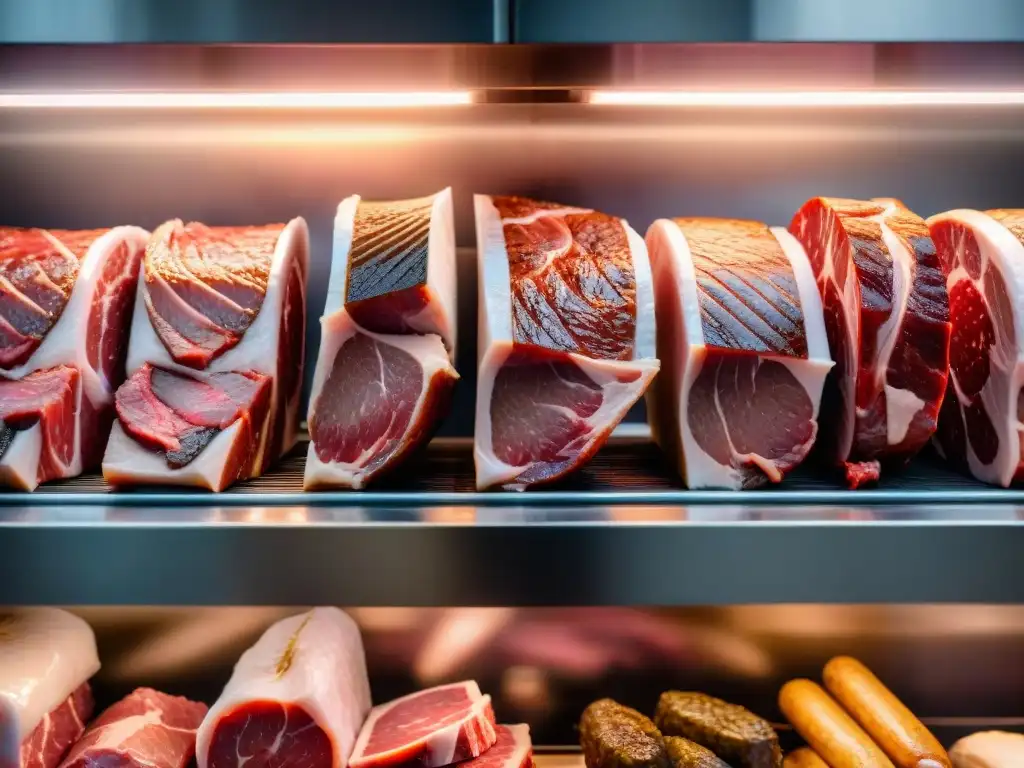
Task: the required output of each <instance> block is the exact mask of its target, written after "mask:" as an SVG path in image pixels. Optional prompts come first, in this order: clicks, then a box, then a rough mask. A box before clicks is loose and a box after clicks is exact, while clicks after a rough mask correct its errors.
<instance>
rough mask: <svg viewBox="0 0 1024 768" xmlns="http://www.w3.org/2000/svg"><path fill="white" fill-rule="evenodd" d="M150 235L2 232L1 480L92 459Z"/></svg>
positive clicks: (23, 479)
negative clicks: (140, 266) (147, 239)
mask: <svg viewBox="0 0 1024 768" xmlns="http://www.w3.org/2000/svg"><path fill="white" fill-rule="evenodd" d="M148 236H149V233H148V232H146V231H145V230H142V229H139V228H138V227H115V228H114V229H105V230H84V231H74V232H69V231H61V230H42V229H9V228H0V404H6V405H2V406H0V415H2V418H3V422H2V424H0V484H3V485H7V486H11V487H14V488H19V489H21V490H33V489H34V488H35V487H36V486H37V485H38V484H39V483H42V482H46V481H47V480H54V479H57V478H63V477H73V476H75V475H78V474H81V472H83V471H84V470H87V469H94V468H96V467H97V466H98V465H99V462H100V457H101V456H102V454H103V448H104V447H105V445H106V441H107V435H108V434H109V431H110V423H111V421H112V419H113V400H114V390H115V389H116V388H117V387H118V386H119V385H120V383H121V382H122V381H123V380H124V360H125V350H126V349H127V346H128V328H129V325H130V323H131V316H132V307H133V304H134V302H135V284H136V282H137V281H138V275H139V265H140V264H141V262H142V254H143V250H144V248H145V244H146V238H147V237H148Z"/></svg>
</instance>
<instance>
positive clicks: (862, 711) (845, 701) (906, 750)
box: [822, 656, 951, 768]
mask: <svg viewBox="0 0 1024 768" xmlns="http://www.w3.org/2000/svg"><path fill="white" fill-rule="evenodd" d="M822 679H823V680H824V681H825V687H826V688H827V689H828V691H829V693H831V694H832V695H833V696H834V697H835V698H836V699H837V700H838V701H839V703H840V704H842V705H843V706H844V707H845V708H846V711H847V712H849V713H850V714H851V715H852V716H853V719H854V720H856V721H857V723H859V724H860V727H861V728H863V729H864V730H865V731H867V733H868V735H869V736H871V738H872V739H874V740H875V743H877V744H878V746H880V747H881V748H882V750H883V751H884V752H885V753H886V754H887V755H888V756H889V757H890V758H891V759H892V761H893V762H894V763H895V764H896V765H897V766H898V768H951V763H950V761H949V756H948V755H947V754H946V750H944V749H943V748H942V745H941V744H939V742H938V740H937V739H936V738H935V737H934V736H933V735H932V733H931V731H929V730H928V729H927V728H926V727H925V726H924V723H922V722H921V721H920V720H918V719H917V718H916V717H915V716H914V713H913V712H911V711H910V710H909V709H907V707H906V706H905V705H904V704H903V702H902V701H900V700H899V699H898V698H896V695H895V694H894V693H893V692H892V691H890V690H889V689H888V688H886V687H885V685H883V684H882V681H881V680H879V679H878V678H877V677H876V676H875V675H874V673H873V672H872V671H871V670H870V669H868V668H867V667H866V666H864V665H863V664H861V663H860V662H859V661H857V660H856V659H853V658H850V657H849V656H837V657H836V658H834V659H832V661H830V662H829V663H828V664H826V665H825V671H824V673H823V674H822Z"/></svg>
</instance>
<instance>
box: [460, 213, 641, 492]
mask: <svg viewBox="0 0 1024 768" xmlns="http://www.w3.org/2000/svg"><path fill="white" fill-rule="evenodd" d="M475 207H476V229H477V249H478V257H479V262H478V268H479V280H480V287H479V301H480V333H479V363H478V367H479V370H478V376H477V404H476V409H477V410H476V430H475V443H474V458H475V461H476V481H477V487H478V488H480V489H487V488H493V487H497V486H500V487H503V488H506V489H510V490H524V489H526V488H529V487H531V486H534V485H537V484H540V483H549V482H553V481H555V480H558V479H560V478H562V477H564V476H566V475H567V474H569V473H570V472H572V471H574V470H575V469H578V468H579V467H581V466H583V465H584V464H586V463H587V462H588V461H589V460H590V458H591V457H592V456H593V455H594V454H595V453H596V452H597V450H598V449H599V448H600V447H601V446H602V445H603V444H604V442H605V441H606V440H607V439H608V436H609V435H610V434H611V431H612V429H613V428H614V427H615V426H616V425H617V424H618V423H619V422H620V421H621V420H622V418H623V417H624V416H625V415H626V411H628V410H629V408H630V406H632V405H633V403H635V402H636V401H637V400H638V399H639V398H640V396H641V395H643V393H644V390H646V389H647V385H648V384H649V383H650V382H651V379H653V378H654V375H655V374H656V373H657V372H658V367H659V363H658V360H657V358H656V357H655V338H654V337H655V330H654V291H653V288H652V285H651V272H650V265H649V263H648V261H647V250H646V248H645V247H644V242H643V240H642V239H641V238H640V236H639V235H637V233H636V232H634V231H633V229H632V228H631V227H630V226H629V224H628V223H627V222H626V221H624V220H622V219H617V218H615V217H613V216H608V215H606V214H603V213H598V212H597V211H592V210H589V209H586V208H570V207H568V206H561V205H557V204H554V203H541V202H537V201H534V200H527V199H525V198H519V197H488V196H486V195H477V196H476V198H475Z"/></svg>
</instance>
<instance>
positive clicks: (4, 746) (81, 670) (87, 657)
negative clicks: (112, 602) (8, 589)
mask: <svg viewBox="0 0 1024 768" xmlns="http://www.w3.org/2000/svg"><path fill="white" fill-rule="evenodd" d="M99 668H100V661H99V656H98V655H97V653H96V638H95V636H94V635H93V632H92V629H91V628H90V627H89V625H88V624H86V623H85V622H84V621H83V620H82V619H80V618H79V617H77V616H75V615H73V614H71V613H68V612H67V611H62V610H59V609H57V608H29V609H23V610H19V611H15V612H13V613H9V614H6V615H0V765H18V764H19V760H20V749H21V742H22V741H23V740H24V739H25V737H26V736H28V735H29V734H30V733H31V732H32V730H33V729H34V728H35V727H36V726H37V725H38V724H39V722H40V721H41V720H42V719H43V717H44V716H46V715H48V714H49V713H50V712H52V711H53V710H54V709H55V708H56V707H57V706H58V705H60V704H61V703H63V702H64V700H65V699H67V698H68V696H70V695H71V693H72V692H73V691H74V690H75V689H77V688H78V687H79V686H80V685H82V683H84V682H86V681H87V680H88V679H89V678H90V677H92V676H93V675H94V674H96V672H98V671H99Z"/></svg>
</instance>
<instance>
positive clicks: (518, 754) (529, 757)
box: [461, 723, 534, 768]
mask: <svg viewBox="0 0 1024 768" xmlns="http://www.w3.org/2000/svg"><path fill="white" fill-rule="evenodd" d="M494 733H495V735H496V738H495V741H494V746H493V747H491V748H490V749H488V750H487V751H486V752H484V753H483V754H482V755H480V756H479V757H474V758H472V759H470V760H466V761H465V762H464V763H462V764H461V765H462V766H463V768H533V766H534V761H533V742H532V741H531V740H530V726H528V725H526V724H525V723H519V724H517V725H500V724H499V725H496V726H494Z"/></svg>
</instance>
